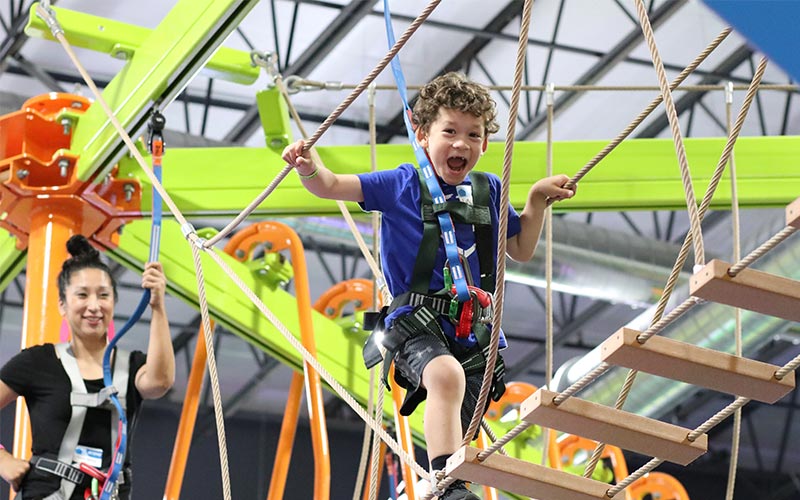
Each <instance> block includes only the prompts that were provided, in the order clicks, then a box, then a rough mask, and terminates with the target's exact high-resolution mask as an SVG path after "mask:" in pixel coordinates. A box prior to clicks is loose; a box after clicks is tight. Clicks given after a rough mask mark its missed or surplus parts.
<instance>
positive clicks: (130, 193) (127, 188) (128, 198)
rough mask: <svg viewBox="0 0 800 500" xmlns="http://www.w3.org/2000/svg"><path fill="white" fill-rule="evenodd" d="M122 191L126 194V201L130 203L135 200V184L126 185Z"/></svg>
mask: <svg viewBox="0 0 800 500" xmlns="http://www.w3.org/2000/svg"><path fill="white" fill-rule="evenodd" d="M122 191H123V192H124V193H125V201H126V202H130V201H131V199H132V198H133V193H134V192H135V191H136V187H135V186H134V185H133V184H125V185H124V186H122Z"/></svg>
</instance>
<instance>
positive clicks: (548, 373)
mask: <svg viewBox="0 0 800 500" xmlns="http://www.w3.org/2000/svg"><path fill="white" fill-rule="evenodd" d="M553 89H554V86H553V85H549V86H548V89H547V91H546V92H547V101H546V102H547V152H546V168H545V176H547V177H550V176H551V175H553V97H554V96H553V93H554V90H553ZM544 214H545V217H544V227H545V232H544V241H545V252H544V254H545V257H544V258H545V266H544V278H545V294H544V295H545V302H544V304H545V312H544V318H545V363H544V364H545V369H544V377H545V378H544V380H545V382H544V383H545V386H546V387H547V388H548V389H549V388H550V387H551V386H552V383H553V206H552V205H547V208H546V209H545V213H544ZM551 432H554V431H553V430H552V429H545V428H542V433H543V441H544V446H542V465H545V464H546V463H547V455H548V452H549V451H550V450H549V448H550V433H551Z"/></svg>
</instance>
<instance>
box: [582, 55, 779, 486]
mask: <svg viewBox="0 0 800 500" xmlns="http://www.w3.org/2000/svg"><path fill="white" fill-rule="evenodd" d="M766 68H767V60H766V58H762V59H761V61H760V62H759V64H758V67H757V68H756V71H755V73H754V75H753V80H752V81H751V82H750V87H749V88H748V91H747V95H746V96H745V98H744V101H743V103H742V107H741V109H740V110H739V115H738V116H737V118H736V123H735V124H734V126H733V127H732V129H731V132H730V134H728V140H727V142H726V143H725V147H724V148H723V151H722V155H721V157H720V160H719V162H718V163H717V167H716V169H715V170H714V175H713V176H712V179H711V182H710V183H709V187H708V189H707V190H706V194H705V196H704V197H703V201H702V202H701V204H700V208H699V210H698V216H699V218H700V220H701V221H702V220H703V217H704V216H705V213H706V211H707V210H708V207H709V206H710V204H711V198H712V197H713V195H714V192H715V191H716V188H717V186H718V185H719V181H720V180H721V179H722V174H723V173H724V172H725V166H726V165H727V164H728V160H729V159H730V157H731V154H732V153H733V146H734V145H735V144H736V140H737V139H738V137H739V133H740V132H741V129H742V126H743V125H744V120H745V118H746V117H747V112H748V111H749V110H750V105H751V104H752V102H753V99H754V98H755V95H756V92H757V91H758V87H759V85H760V83H761V79H762V78H763V76H764V71H766ZM691 238H694V234H693V232H692V231H690V232H689V233H688V234H687V235H686V238H685V239H684V242H683V246H682V247H681V250H680V252H679V253H678V258H677V259H676V261H675V265H674V266H673V268H672V272H671V274H670V277H669V279H668V280H667V285H666V286H665V287H664V292H663V293H662V295H661V299H660V300H659V305H658V307H657V311H656V315H655V316H654V317H653V323H652V324H653V325H655V324H658V323H661V321H660V320H661V318H660V316H659V315H660V314H661V313H662V312H663V309H664V308H666V304H667V301H668V300H669V298H670V296H671V294H672V291H673V289H674V287H675V283H676V282H677V279H678V275H679V273H680V270H681V269H683V265H684V264H685V262H686V257H687V256H688V252H689V240H690V239H691ZM690 301H693V302H694V303H697V299H696V298H694V297H690V298H689V299H687V300H686V301H685V302H684V303H683V304H681V308H683V309H686V310H688V309H689V308H691V307H693V305H694V304H691V305H690ZM684 312H685V311H684ZM680 314H682V312H681V313H680ZM680 314H671V315H670V316H672V317H674V318H677V317H679V316H680ZM648 338H649V337H648V336H645V335H640V336H639V342H644V341H646V340H647V339H648ZM637 374H638V371H637V370H630V371H629V372H628V374H627V376H626V377H625V382H624V383H623V387H622V390H621V391H620V394H619V397H618V398H617V401H616V403H615V405H614V408H615V409H617V410H621V409H622V407H623V406H624V405H625V401H626V400H627V398H628V395H629V393H630V390H631V388H632V387H633V383H634V381H635V380H636V376H637ZM604 448H605V443H599V444H598V445H597V448H595V450H594V453H593V454H592V457H591V459H590V460H589V462H588V464H587V467H586V471H585V472H584V475H585V476H586V477H590V476H591V473H592V472H593V471H594V468H595V466H596V465H597V463H598V462H599V461H600V456H601V455H602V453H603V449H604ZM587 474H588V475H587Z"/></svg>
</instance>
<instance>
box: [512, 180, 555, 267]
mask: <svg viewBox="0 0 800 500" xmlns="http://www.w3.org/2000/svg"><path fill="white" fill-rule="evenodd" d="M546 209H547V198H546V197H544V196H542V195H538V194H536V193H532V194H531V196H529V197H528V202H527V203H526V204H525V208H524V209H523V210H522V213H521V214H520V216H519V222H520V231H519V233H518V234H517V235H516V236H515V237H514V240H515V243H514V244H512V245H509V248H508V255H509V256H510V257H511V258H512V259H514V260H516V261H518V262H527V261H529V260H531V259H532V258H533V254H534V253H535V252H536V245H537V244H538V243H539V238H540V237H541V235H542V227H543V226H544V214H545V210H546ZM509 243H511V242H510V241H509Z"/></svg>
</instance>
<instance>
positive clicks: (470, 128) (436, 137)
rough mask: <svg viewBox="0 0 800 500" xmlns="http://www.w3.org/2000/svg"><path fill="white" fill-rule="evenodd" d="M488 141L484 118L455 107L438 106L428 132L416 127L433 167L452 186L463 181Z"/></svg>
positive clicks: (420, 142)
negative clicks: (436, 115)
mask: <svg viewBox="0 0 800 500" xmlns="http://www.w3.org/2000/svg"><path fill="white" fill-rule="evenodd" d="M488 141H489V138H488V137H486V134H485V132H484V127H483V119H482V118H480V117H477V116H474V115H472V114H470V113H463V112H461V111H457V110H455V109H449V108H441V109H439V116H438V117H437V118H436V120H435V121H434V122H433V123H431V125H430V127H429V129H428V131H427V132H426V131H423V130H421V128H419V129H417V142H419V145H420V146H422V147H423V148H425V150H426V151H427V152H428V157H429V158H430V160H431V163H432V164H433V169H434V170H435V171H436V174H437V175H438V176H439V177H441V178H442V180H444V181H445V182H446V183H447V184H450V185H451V186H457V185H459V184H461V183H462V182H463V181H464V179H465V178H466V177H467V174H469V173H470V171H471V170H472V169H473V168H474V167H475V164H476V163H478V159H479V158H480V157H481V155H482V154H483V152H484V151H486V146H487V145H488Z"/></svg>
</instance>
